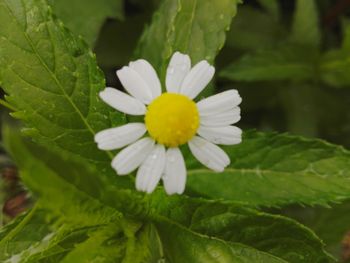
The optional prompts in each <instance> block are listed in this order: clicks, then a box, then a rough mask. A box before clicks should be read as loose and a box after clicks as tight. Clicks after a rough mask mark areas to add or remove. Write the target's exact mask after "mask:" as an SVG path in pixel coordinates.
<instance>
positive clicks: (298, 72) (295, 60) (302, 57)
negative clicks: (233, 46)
mask: <svg viewBox="0 0 350 263" xmlns="http://www.w3.org/2000/svg"><path fill="white" fill-rule="evenodd" d="M313 60H314V57H313V54H312V53H310V52H309V51H308V50H305V49H303V48H298V47H294V48H293V47H290V46H288V47H282V48H278V49H275V50H261V51H258V52H256V53H254V54H247V55H244V56H243V57H242V58H241V59H239V60H238V61H235V62H233V63H231V64H230V65H229V66H228V67H227V68H225V69H224V70H223V71H221V72H220V76H221V77H224V78H228V79H231V80H236V81H273V80H291V81H302V80H309V79H312V78H313V75H314V69H313Z"/></svg>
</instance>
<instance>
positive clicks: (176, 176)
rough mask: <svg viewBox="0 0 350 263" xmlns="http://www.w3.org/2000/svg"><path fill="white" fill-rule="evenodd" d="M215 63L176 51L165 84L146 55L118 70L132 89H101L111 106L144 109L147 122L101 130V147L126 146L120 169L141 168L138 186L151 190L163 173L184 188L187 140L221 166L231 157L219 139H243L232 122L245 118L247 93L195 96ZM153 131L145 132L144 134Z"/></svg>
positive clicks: (172, 186) (167, 183)
mask: <svg viewBox="0 0 350 263" xmlns="http://www.w3.org/2000/svg"><path fill="white" fill-rule="evenodd" d="M214 72H215V69H214V67H213V66H211V65H209V63H208V62H207V61H205V60H203V61H200V62H199V63H197V64H196V65H195V66H193V67H192V68H191V61H190V58H189V56H188V55H184V54H181V53H179V52H176V53H175V54H174V55H173V56H172V58H171V60H170V63H169V66H168V69H167V74H166V90H167V92H165V93H162V91H161V84H160V81H159V79H158V77H157V74H156V72H155V70H154V69H153V67H152V66H151V65H150V64H149V63H148V62H147V61H146V60H143V59H139V60H136V61H133V62H130V63H129V66H125V67H123V68H122V69H120V70H118V71H117V76H118V78H119V80H120V81H121V83H122V85H123V86H124V88H125V90H126V91H127V92H128V93H129V94H130V95H129V94H126V93H124V92H121V91H119V90H117V89H114V88H106V89H105V90H103V91H101V92H100V97H101V99H102V100H103V101H104V102H105V103H107V104H108V105H110V106H111V107H113V108H115V109H117V110H119V111H121V112H124V113H126V114H129V115H144V116H145V117H144V123H128V124H126V125H123V126H119V127H116V128H110V129H107V130H103V131H101V132H99V133H97V134H96V136H95V141H96V143H97V144H98V147H99V149H101V150H114V149H120V148H123V147H125V146H126V148H124V149H122V150H121V151H120V152H119V153H118V154H117V156H116V157H115V158H114V159H113V161H112V167H113V168H114V169H115V170H116V172H117V173H118V174H119V175H126V174H129V173H130V172H132V171H134V170H136V169H137V168H138V170H137V175H136V188H137V189H138V190H139V191H144V192H147V193H151V192H152V191H153V190H154V189H155V188H156V186H157V184H158V182H159V181H160V179H162V180H163V183H164V187H165V191H166V192H167V193H168V194H175V193H177V194H182V193H183V191H184V190H185V184H186V166H185V161H184V158H183V156H182V153H181V151H180V149H179V146H181V145H183V144H186V143H188V146H189V148H190V150H191V152H192V154H193V155H194V156H195V157H196V158H197V160H198V161H199V162H200V163H202V164H203V165H205V166H206V167H208V168H210V169H212V170H214V171H217V172H222V171H223V170H224V169H225V167H226V166H227V165H229V163H230V158H229V157H228V156H227V154H226V153H225V152H224V151H223V150H222V149H221V148H220V147H218V146H217V145H216V144H222V145H233V144H238V143H240V142H241V135H242V131H241V130H240V129H239V128H237V127H235V126H232V124H234V123H236V122H238V121H239V120H240V108H239V107H238V105H239V104H240V103H241V101H242V99H241V97H240V96H239V94H238V92H237V91H236V90H227V91H224V92H222V93H219V94H217V95H214V96H211V97H209V98H206V99H203V100H201V101H199V102H195V101H194V98H195V97H196V96H197V95H198V94H199V93H200V92H201V91H202V90H203V89H204V88H205V87H206V85H207V84H208V83H209V82H210V80H211V79H212V77H213V75H214ZM146 133H147V134H148V136H144V135H145V134H146Z"/></svg>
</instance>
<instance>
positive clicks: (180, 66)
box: [166, 52, 191, 93]
mask: <svg viewBox="0 0 350 263" xmlns="http://www.w3.org/2000/svg"><path fill="white" fill-rule="evenodd" d="M190 69H191V59H190V57H189V56H188V55H184V54H182V53H180V52H175V53H174V55H173V56H172V57H171V59H170V62H169V65H168V68H167V71H166V89H167V91H168V92H171V93H179V92H180V88H181V84H182V81H183V80H184V78H185V77H186V75H187V74H188V72H189V71H190Z"/></svg>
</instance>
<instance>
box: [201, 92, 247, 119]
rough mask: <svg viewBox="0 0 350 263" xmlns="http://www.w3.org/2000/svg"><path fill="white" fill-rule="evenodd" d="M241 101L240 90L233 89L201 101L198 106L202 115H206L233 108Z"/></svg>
mask: <svg viewBox="0 0 350 263" xmlns="http://www.w3.org/2000/svg"><path fill="white" fill-rule="evenodd" d="M241 102H242V98H241V97H240V96H239V94H238V91H237V90H234V89H231V90H227V91H224V92H221V93H219V94H216V95H214V96H210V97H209V98H206V99H204V100H201V101H199V102H198V103H197V107H198V111H199V112H200V115H202V116H204V115H211V114H215V113H219V112H224V111H227V110H230V109H233V108H234V107H236V106H238V105H239V104H240V103H241Z"/></svg>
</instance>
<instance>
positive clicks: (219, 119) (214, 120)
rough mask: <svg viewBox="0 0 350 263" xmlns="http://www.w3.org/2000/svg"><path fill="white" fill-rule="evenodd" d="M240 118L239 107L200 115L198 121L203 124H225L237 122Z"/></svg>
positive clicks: (220, 125)
mask: <svg viewBox="0 0 350 263" xmlns="http://www.w3.org/2000/svg"><path fill="white" fill-rule="evenodd" d="M240 119H241V109H240V108H239V107H236V108H233V109H230V110H228V111H225V112H220V113H217V114H213V115H208V116H200V123H201V125H204V126H219V127H222V126H227V125H231V124H234V123H236V122H238V121H239V120H240Z"/></svg>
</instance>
